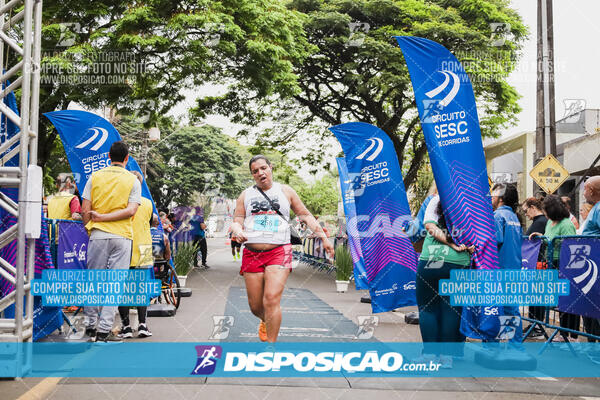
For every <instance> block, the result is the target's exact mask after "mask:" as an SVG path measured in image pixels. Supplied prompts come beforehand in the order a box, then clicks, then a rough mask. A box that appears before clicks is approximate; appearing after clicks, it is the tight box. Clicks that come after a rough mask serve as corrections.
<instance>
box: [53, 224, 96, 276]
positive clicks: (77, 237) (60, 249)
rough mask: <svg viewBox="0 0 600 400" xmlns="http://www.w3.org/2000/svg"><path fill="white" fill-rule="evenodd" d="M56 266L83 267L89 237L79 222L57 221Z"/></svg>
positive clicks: (65, 267) (66, 267) (61, 267)
mask: <svg viewBox="0 0 600 400" xmlns="http://www.w3.org/2000/svg"><path fill="white" fill-rule="evenodd" d="M57 229H58V246H57V252H56V268H60V269H85V268H86V266H87V261H86V259H87V244H88V241H89V237H88V234H87V231H86V230H85V227H84V226H83V224H82V223H81V222H75V221H58V223H57Z"/></svg>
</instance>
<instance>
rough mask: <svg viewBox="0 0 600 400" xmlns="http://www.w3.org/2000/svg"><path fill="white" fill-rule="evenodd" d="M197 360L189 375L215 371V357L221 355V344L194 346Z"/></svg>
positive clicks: (207, 373)
mask: <svg viewBox="0 0 600 400" xmlns="http://www.w3.org/2000/svg"><path fill="white" fill-rule="evenodd" d="M196 353H198V361H196V368H194V370H193V371H192V373H191V374H190V375H210V374H212V373H213V372H215V368H216V367H217V359H220V358H221V356H222V355H223V349H222V348H221V346H196Z"/></svg>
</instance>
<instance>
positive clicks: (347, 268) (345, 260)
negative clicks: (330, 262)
mask: <svg viewBox="0 0 600 400" xmlns="http://www.w3.org/2000/svg"><path fill="white" fill-rule="evenodd" d="M351 276H352V255H351V254H350V250H348V248H347V247H346V246H339V247H338V248H337V249H335V279H336V280H335V285H336V287H337V291H338V292H339V293H343V292H345V291H346V290H348V284H349V283H350V277H351Z"/></svg>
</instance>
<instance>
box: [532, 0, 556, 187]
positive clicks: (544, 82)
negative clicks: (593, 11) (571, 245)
mask: <svg viewBox="0 0 600 400" xmlns="http://www.w3.org/2000/svg"><path fill="white" fill-rule="evenodd" d="M537 5H538V9H537V93H536V94H537V96H536V109H537V110H536V111H537V112H536V134H535V160H536V161H535V162H536V164H537V163H538V162H539V161H540V160H542V159H543V158H544V157H545V156H546V155H548V154H552V155H554V156H555V157H556V156H557V153H556V116H555V110H554V108H555V107H554V103H555V98H554V34H553V16H552V14H553V13H552V0H538V1H537ZM538 190H539V187H538V186H537V185H536V184H535V183H534V193H535V192H536V191H538Z"/></svg>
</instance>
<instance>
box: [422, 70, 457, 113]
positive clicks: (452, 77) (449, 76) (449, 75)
mask: <svg viewBox="0 0 600 400" xmlns="http://www.w3.org/2000/svg"><path fill="white" fill-rule="evenodd" d="M438 72H439V73H441V74H443V75H444V82H442V84H441V85H439V86H438V87H436V88H433V89H431V90H430V91H429V92H425V96H427V97H429V98H430V99H433V98H435V97H436V96H437V95H438V94H440V93H441V92H442V91H443V90H444V89H446V88H447V87H448V85H449V84H450V81H452V88H451V89H450V91H449V92H448V94H446V96H445V97H444V98H443V99H442V100H440V101H439V103H438V104H437V107H439V109H443V108H444V107H446V106H447V105H448V104H450V102H451V101H452V100H454V98H455V97H456V95H457V94H458V91H459V90H460V78H459V77H458V75H456V74H455V73H454V72H452V71H448V70H441V71H438Z"/></svg>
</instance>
